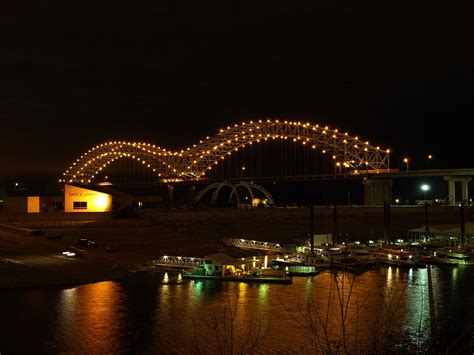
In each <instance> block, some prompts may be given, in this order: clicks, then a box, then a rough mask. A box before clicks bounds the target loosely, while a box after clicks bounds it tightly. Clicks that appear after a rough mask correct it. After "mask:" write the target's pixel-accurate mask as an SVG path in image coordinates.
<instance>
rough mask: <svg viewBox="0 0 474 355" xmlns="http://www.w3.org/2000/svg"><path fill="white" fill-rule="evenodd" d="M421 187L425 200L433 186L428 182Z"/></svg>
mask: <svg viewBox="0 0 474 355" xmlns="http://www.w3.org/2000/svg"><path fill="white" fill-rule="evenodd" d="M420 188H421V191H423V200H425V199H426V198H425V195H426V192H427V191H430V190H431V186H430V185H428V184H423V185H421V187H420Z"/></svg>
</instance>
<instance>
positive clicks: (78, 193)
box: [64, 185, 113, 212]
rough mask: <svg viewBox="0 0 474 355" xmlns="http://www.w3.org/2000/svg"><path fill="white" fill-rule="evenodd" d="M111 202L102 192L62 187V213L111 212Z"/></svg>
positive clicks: (111, 197) (68, 186)
mask: <svg viewBox="0 0 474 355" xmlns="http://www.w3.org/2000/svg"><path fill="white" fill-rule="evenodd" d="M112 200H113V196H112V195H110V194H106V193H104V192H99V191H95V190H91V189H85V188H83V187H78V186H73V185H64V212H112Z"/></svg>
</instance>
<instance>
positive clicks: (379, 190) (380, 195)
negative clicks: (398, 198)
mask: <svg viewBox="0 0 474 355" xmlns="http://www.w3.org/2000/svg"><path fill="white" fill-rule="evenodd" d="M392 184H393V180H392V179H366V180H364V203H365V205H366V206H381V205H383V204H384V203H392Z"/></svg>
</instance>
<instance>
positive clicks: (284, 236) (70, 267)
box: [0, 207, 474, 288]
mask: <svg viewBox="0 0 474 355" xmlns="http://www.w3.org/2000/svg"><path fill="white" fill-rule="evenodd" d="M423 213H424V210H423V208H416V207H410V208H394V209H393V211H392V221H393V225H392V231H393V233H394V236H397V237H398V236H400V237H402V238H403V237H404V236H405V235H406V231H407V230H408V229H410V228H414V227H417V226H420V225H421V224H422V223H423V220H424V215H423ZM430 213H431V215H430V216H431V217H430V219H431V220H432V221H436V223H440V224H441V223H457V222H458V210H457V209H455V208H449V207H440V208H433V209H432V211H431V212H430ZM338 215H339V217H338V231H339V232H340V233H341V236H343V237H344V238H349V239H352V240H355V239H356V238H357V239H359V240H362V241H363V240H367V239H377V238H379V237H381V236H382V235H383V209H382V208H376V207H375V208H374V207H371V208H367V207H340V208H338ZM472 220H474V210H473V209H472V208H467V209H466V221H472ZM315 224H316V230H317V232H321V233H325V232H329V233H330V232H331V229H332V210H331V209H330V208H327V207H321V208H316V211H315ZM38 228H39V229H42V230H44V231H45V232H46V233H59V234H61V235H63V238H62V239H58V240H49V239H48V238H46V237H45V236H33V235H32V233H31V230H32V229H38ZM308 230H309V213H308V210H307V209H304V208H287V209H284V208H273V209H271V208H268V209H255V210H236V209H198V210H175V211H170V210H152V211H150V210H149V211H140V215H139V217H138V218H133V219H114V218H112V217H111V216H110V215H109V214H65V213H45V214H37V215H26V214H24V215H15V216H12V215H5V214H1V213H0V288H10V287H28V286H41V285H65V284H80V283H90V282H97V281H106V280H116V279H120V278H123V277H127V276H128V275H129V274H130V273H129V271H128V270H134V269H137V268H139V267H140V266H143V265H144V264H147V263H148V262H149V261H150V260H153V259H156V258H158V257H159V256H161V255H176V256H180V255H181V256H194V257H203V256H205V255H209V254H212V253H215V252H217V251H218V250H219V248H220V247H221V246H222V240H223V239H224V238H235V237H237V238H245V239H255V240H264V241H270V242H279V243H291V242H294V241H295V240H296V239H305V238H306V237H307V233H308ZM79 238H88V239H91V240H94V241H96V242H97V243H98V244H99V245H100V246H99V248H97V249H87V254H86V255H84V256H83V257H80V258H68V257H65V256H63V255H62V254H61V252H62V251H63V250H64V249H65V248H66V247H68V246H76V241H77V239H79ZM107 245H114V246H117V247H118V248H119V251H118V252H117V253H107V252H106V246H107Z"/></svg>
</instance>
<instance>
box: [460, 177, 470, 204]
mask: <svg viewBox="0 0 474 355" xmlns="http://www.w3.org/2000/svg"><path fill="white" fill-rule="evenodd" d="M461 201H462V202H463V203H464V204H468V203H469V181H466V180H464V181H462V182H461Z"/></svg>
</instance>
